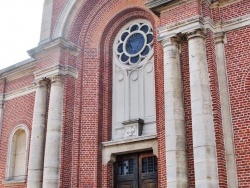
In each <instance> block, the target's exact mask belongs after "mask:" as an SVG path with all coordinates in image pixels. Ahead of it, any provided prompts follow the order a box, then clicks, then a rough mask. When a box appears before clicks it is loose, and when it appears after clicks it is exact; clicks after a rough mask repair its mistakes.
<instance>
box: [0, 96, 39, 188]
mask: <svg viewBox="0 0 250 188" xmlns="http://www.w3.org/2000/svg"><path fill="white" fill-rule="evenodd" d="M34 97H35V93H32V94H29V95H26V96H23V97H19V98H15V99H13V100H11V101H7V102H5V106H4V118H3V126H2V133H1V137H0V146H1V147H0V153H1V155H0V161H1V165H0V180H1V181H2V180H4V178H5V174H6V164H7V155H8V142H9V136H10V133H11V131H12V130H13V129H14V128H15V127H16V126H17V125H20V124H24V125H27V126H28V128H29V129H30V134H31V125H32V119H33V107H34ZM0 187H1V188H3V187H5V186H3V185H2V183H1V184H0ZM12 187H15V188H24V187H26V185H20V186H19V185H14V186H12Z"/></svg>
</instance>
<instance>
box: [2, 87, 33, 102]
mask: <svg viewBox="0 0 250 188" xmlns="http://www.w3.org/2000/svg"><path fill="white" fill-rule="evenodd" d="M35 91H36V86H35V85H29V86H26V87H23V88H20V89H17V90H15V91H11V92H9V93H5V98H4V101H9V100H12V99H15V98H17V97H21V96H24V95H28V94H30V93H33V92H35Z"/></svg>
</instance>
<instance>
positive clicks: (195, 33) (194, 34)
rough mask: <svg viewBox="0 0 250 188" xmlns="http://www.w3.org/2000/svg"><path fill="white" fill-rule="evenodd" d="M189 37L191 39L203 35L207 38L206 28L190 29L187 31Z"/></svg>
mask: <svg viewBox="0 0 250 188" xmlns="http://www.w3.org/2000/svg"><path fill="white" fill-rule="evenodd" d="M186 36H187V39H188V40H189V39H191V38H194V37H202V38H205V36H206V30H205V29H196V30H194V31H190V32H188V33H186Z"/></svg>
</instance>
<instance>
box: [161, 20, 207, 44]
mask: <svg viewBox="0 0 250 188" xmlns="http://www.w3.org/2000/svg"><path fill="white" fill-rule="evenodd" d="M196 29H204V20H203V19H202V18H201V17H200V16H194V17H192V18H189V19H187V20H184V21H181V22H177V23H174V24H170V25H167V26H163V27H160V28H159V36H158V41H162V40H163V39H164V38H170V37H175V36H177V35H178V33H187V32H191V31H194V30H196Z"/></svg>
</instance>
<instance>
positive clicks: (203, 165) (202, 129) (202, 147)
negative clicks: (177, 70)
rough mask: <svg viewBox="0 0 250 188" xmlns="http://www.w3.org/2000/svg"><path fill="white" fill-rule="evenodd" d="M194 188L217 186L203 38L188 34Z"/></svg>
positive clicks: (214, 144)
mask: <svg viewBox="0 0 250 188" xmlns="http://www.w3.org/2000/svg"><path fill="white" fill-rule="evenodd" d="M188 47H189V71H190V90H191V111H192V129H193V150H194V169H195V187H196V188H208V187H219V184H218V169H217V168H218V165H217V158H216V143H215V132H214V122H213V114H212V100H211V92H210V86H209V76H208V66H207V56H206V47H205V36H204V33H203V32H202V30H196V31H195V32H192V33H189V35H188Z"/></svg>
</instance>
